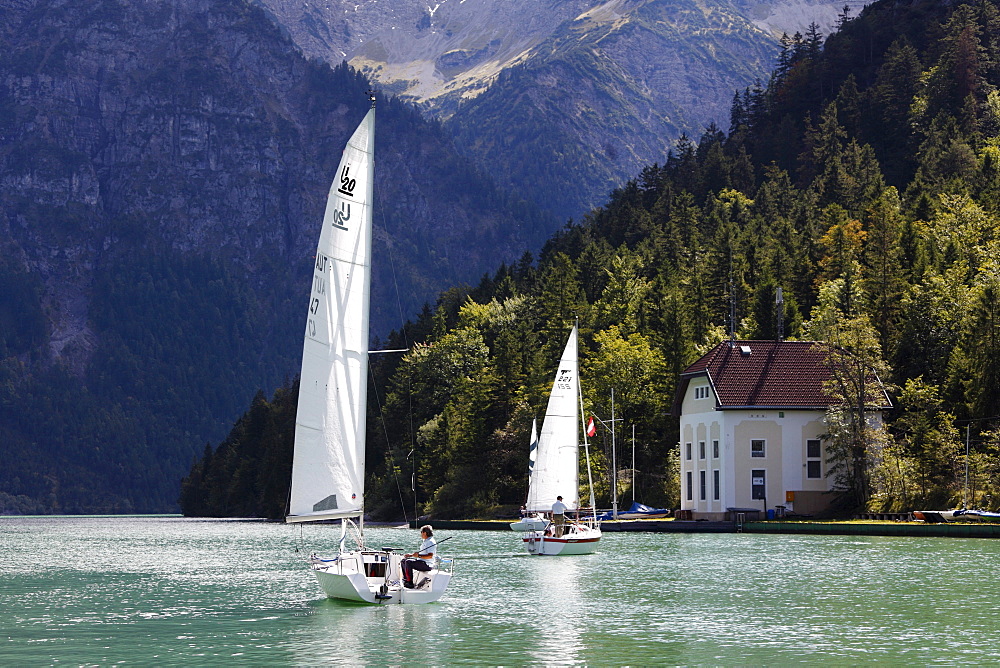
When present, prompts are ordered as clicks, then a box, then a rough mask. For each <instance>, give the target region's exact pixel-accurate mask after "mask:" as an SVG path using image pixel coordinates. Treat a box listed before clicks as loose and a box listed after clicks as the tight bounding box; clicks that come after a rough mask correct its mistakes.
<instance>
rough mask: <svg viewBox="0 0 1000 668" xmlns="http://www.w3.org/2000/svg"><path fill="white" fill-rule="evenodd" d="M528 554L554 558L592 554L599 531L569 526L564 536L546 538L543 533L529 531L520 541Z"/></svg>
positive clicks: (585, 527)
mask: <svg viewBox="0 0 1000 668" xmlns="http://www.w3.org/2000/svg"><path fill="white" fill-rule="evenodd" d="M521 540H522V542H523V543H524V547H525V549H527V550H528V554H534V555H537V556H545V557H556V556H569V555H574V554H592V553H594V552H596V551H597V546H598V544H599V543H600V540H601V530H600V529H597V528H594V527H588V526H583V525H570V526H569V527H567V532H566V534H565V535H563V536H560V537H558V538H557V537H555V536H547V535H546V534H545V532H544V531H529V532H527V533H526V534H525V535H524V537H523V538H522V539H521Z"/></svg>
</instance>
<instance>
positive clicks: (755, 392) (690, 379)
mask: <svg viewBox="0 0 1000 668" xmlns="http://www.w3.org/2000/svg"><path fill="white" fill-rule="evenodd" d="M825 357H826V354H825V352H824V350H823V349H822V347H821V346H819V345H817V344H816V343H814V342H811V341H773V340H772V341H724V342H722V343H720V344H719V345H717V346H716V347H715V348H713V349H712V350H711V351H709V352H708V353H707V354H705V355H704V356H703V357H702V358H701V359H699V360H698V361H697V362H695V363H694V364H692V365H691V366H690V367H688V368H687V369H686V370H684V371H683V372H682V373H681V377H680V384H679V385H678V388H677V395H676V396H675V398H674V414H675V415H678V416H679V417H680V458H681V468H680V470H681V509H682V510H683V511H690V512H686V513H684V515H685V516H687V515H690V517H691V518H692V519H710V520H721V519H731V517H732V513H733V512H734V511H736V510H744V509H755V510H760V511H766V510H767V509H775V508H776V507H777V506H784V507H785V509H786V510H787V512H795V513H798V514H813V513H817V512H821V511H822V510H824V509H825V508H826V507H827V506H828V505H829V503H830V502H831V501H832V500H833V499H834V495H833V494H831V493H830V491H831V489H832V484H833V479H832V478H831V477H828V476H827V467H828V464H827V461H826V460H827V453H826V444H825V443H824V442H823V441H822V440H821V438H820V436H821V435H822V434H823V433H825V431H826V426H825V422H824V419H825V416H826V409H827V407H828V406H829V405H830V404H831V403H833V401H832V399H831V398H830V397H829V396H828V395H827V394H826V393H825V392H824V389H823V383H824V381H826V380H828V379H829V378H830V372H829V369H828V368H827V367H826V366H825V365H824V360H825ZM882 396H884V397H885V403H884V405H883V406H881V407H879V408H888V407H890V406H891V404H890V403H889V398H888V396H886V395H885V393H884V392H882ZM881 418H882V416H881V411H875V412H874V413H873V414H872V418H871V419H874V420H878V421H881Z"/></svg>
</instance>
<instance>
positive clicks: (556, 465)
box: [510, 325, 601, 556]
mask: <svg viewBox="0 0 1000 668" xmlns="http://www.w3.org/2000/svg"><path fill="white" fill-rule="evenodd" d="M581 401H582V399H581V396H580V370H579V364H578V354H577V330H576V326H575V325H574V326H573V330H572V331H571V332H570V334H569V340H568V341H567V342H566V348H565V350H564V351H563V355H562V359H560V360H559V369H558V370H557V371H556V377H555V380H554V381H553V383H552V391H551V392H550V393H549V403H548V407H547V408H546V410H545V420H544V421H543V422H542V433H541V434H540V435H539V437H538V444H537V450H536V451H535V455H536V456H535V459H534V462H533V463H532V464H530V472H529V475H528V501H527V503H526V504H525V510H526V512H527V516H526V517H524V518H522V519H521V520H520V521H518V522H513V523H511V525H510V528H511V529H513V530H514V531H521V532H524V536H523V538H522V541H523V542H524V545H525V547H526V548H527V550H528V552H529V553H530V554H536V555H547V556H554V555H568V554H590V553H591V552H594V551H595V550H596V549H597V544H598V541H600V539H601V529H600V524H599V522H598V521H597V517H596V515H595V514H594V511H593V508H594V499H593V495H594V493H593V488H594V485H593V480H592V478H591V475H590V453H589V451H588V452H587V453H586V459H587V477H588V479H590V480H591V484H590V489H591V493H590V494H591V499H590V507H591V516H590V517H589V518H585V519H580V518H579V517H577V518H576V519H575V520H569V519H568V516H569V515H570V514H572V513H574V512H576V513H577V515H578V514H579V510H580V489H579V487H580V485H579V447H580V446H579V439H578V438H577V435H578V434H579V433H580V431H579V429H580V428H581V427H582V425H581V423H580V410H581V408H580V405H579V402H581ZM534 433H535V429H534V425H532V439H533V440H534ZM584 447H585V448H586V447H587V440H586V435H584ZM559 496H562V497H563V503H564V504H565V505H566V515H567V522H566V524H565V525H564V527H563V528H562V532H561V535H557V534H558V533H559V531H557V530H556V527H554V526H552V525H551V524H550V521H549V520H548V519H546V518H545V516H544V514H545V513H548V512H550V511H551V510H552V504H554V503H555V502H556V498H557V497H559Z"/></svg>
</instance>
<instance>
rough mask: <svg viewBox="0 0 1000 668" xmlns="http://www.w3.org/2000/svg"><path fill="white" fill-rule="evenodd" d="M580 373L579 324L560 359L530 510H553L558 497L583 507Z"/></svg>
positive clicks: (531, 485) (532, 480) (530, 491)
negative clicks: (577, 339)
mask: <svg viewBox="0 0 1000 668" xmlns="http://www.w3.org/2000/svg"><path fill="white" fill-rule="evenodd" d="M579 383H580V373H579V368H578V364H577V349H576V326H575V325H574V326H573V331H571V332H570V334H569V340H568V341H567V342H566V349H565V350H564V351H563V355H562V359H560V360H559V369H558V370H557V371H556V378H555V381H553V383H552V392H551V394H549V405H548V407H547V408H546V410H545V420H544V421H543V422H542V433H541V434H540V435H539V437H538V451H537V455H536V458H535V465H534V467H533V469H532V471H531V477H530V479H529V481H528V503H527V509H528V510H529V511H533V512H535V511H550V510H552V504H553V503H555V502H556V497H557V496H562V498H563V503H565V504H566V507H567V508H568V509H569V510H575V509H576V508H577V507H579V502H580V498H579V497H580V493H579V489H578V487H579V458H578V454H577V449H578V447H579V446H578V438H577V429H578V428H579V424H580V422H579V413H577V406H578V404H577V394H578V392H579Z"/></svg>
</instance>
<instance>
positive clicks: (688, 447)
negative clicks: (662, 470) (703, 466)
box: [684, 443, 691, 459]
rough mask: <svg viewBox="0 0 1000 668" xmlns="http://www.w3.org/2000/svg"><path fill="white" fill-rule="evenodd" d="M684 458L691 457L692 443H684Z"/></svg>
mask: <svg viewBox="0 0 1000 668" xmlns="http://www.w3.org/2000/svg"><path fill="white" fill-rule="evenodd" d="M684 459H691V444H690V443H685V444H684Z"/></svg>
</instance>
